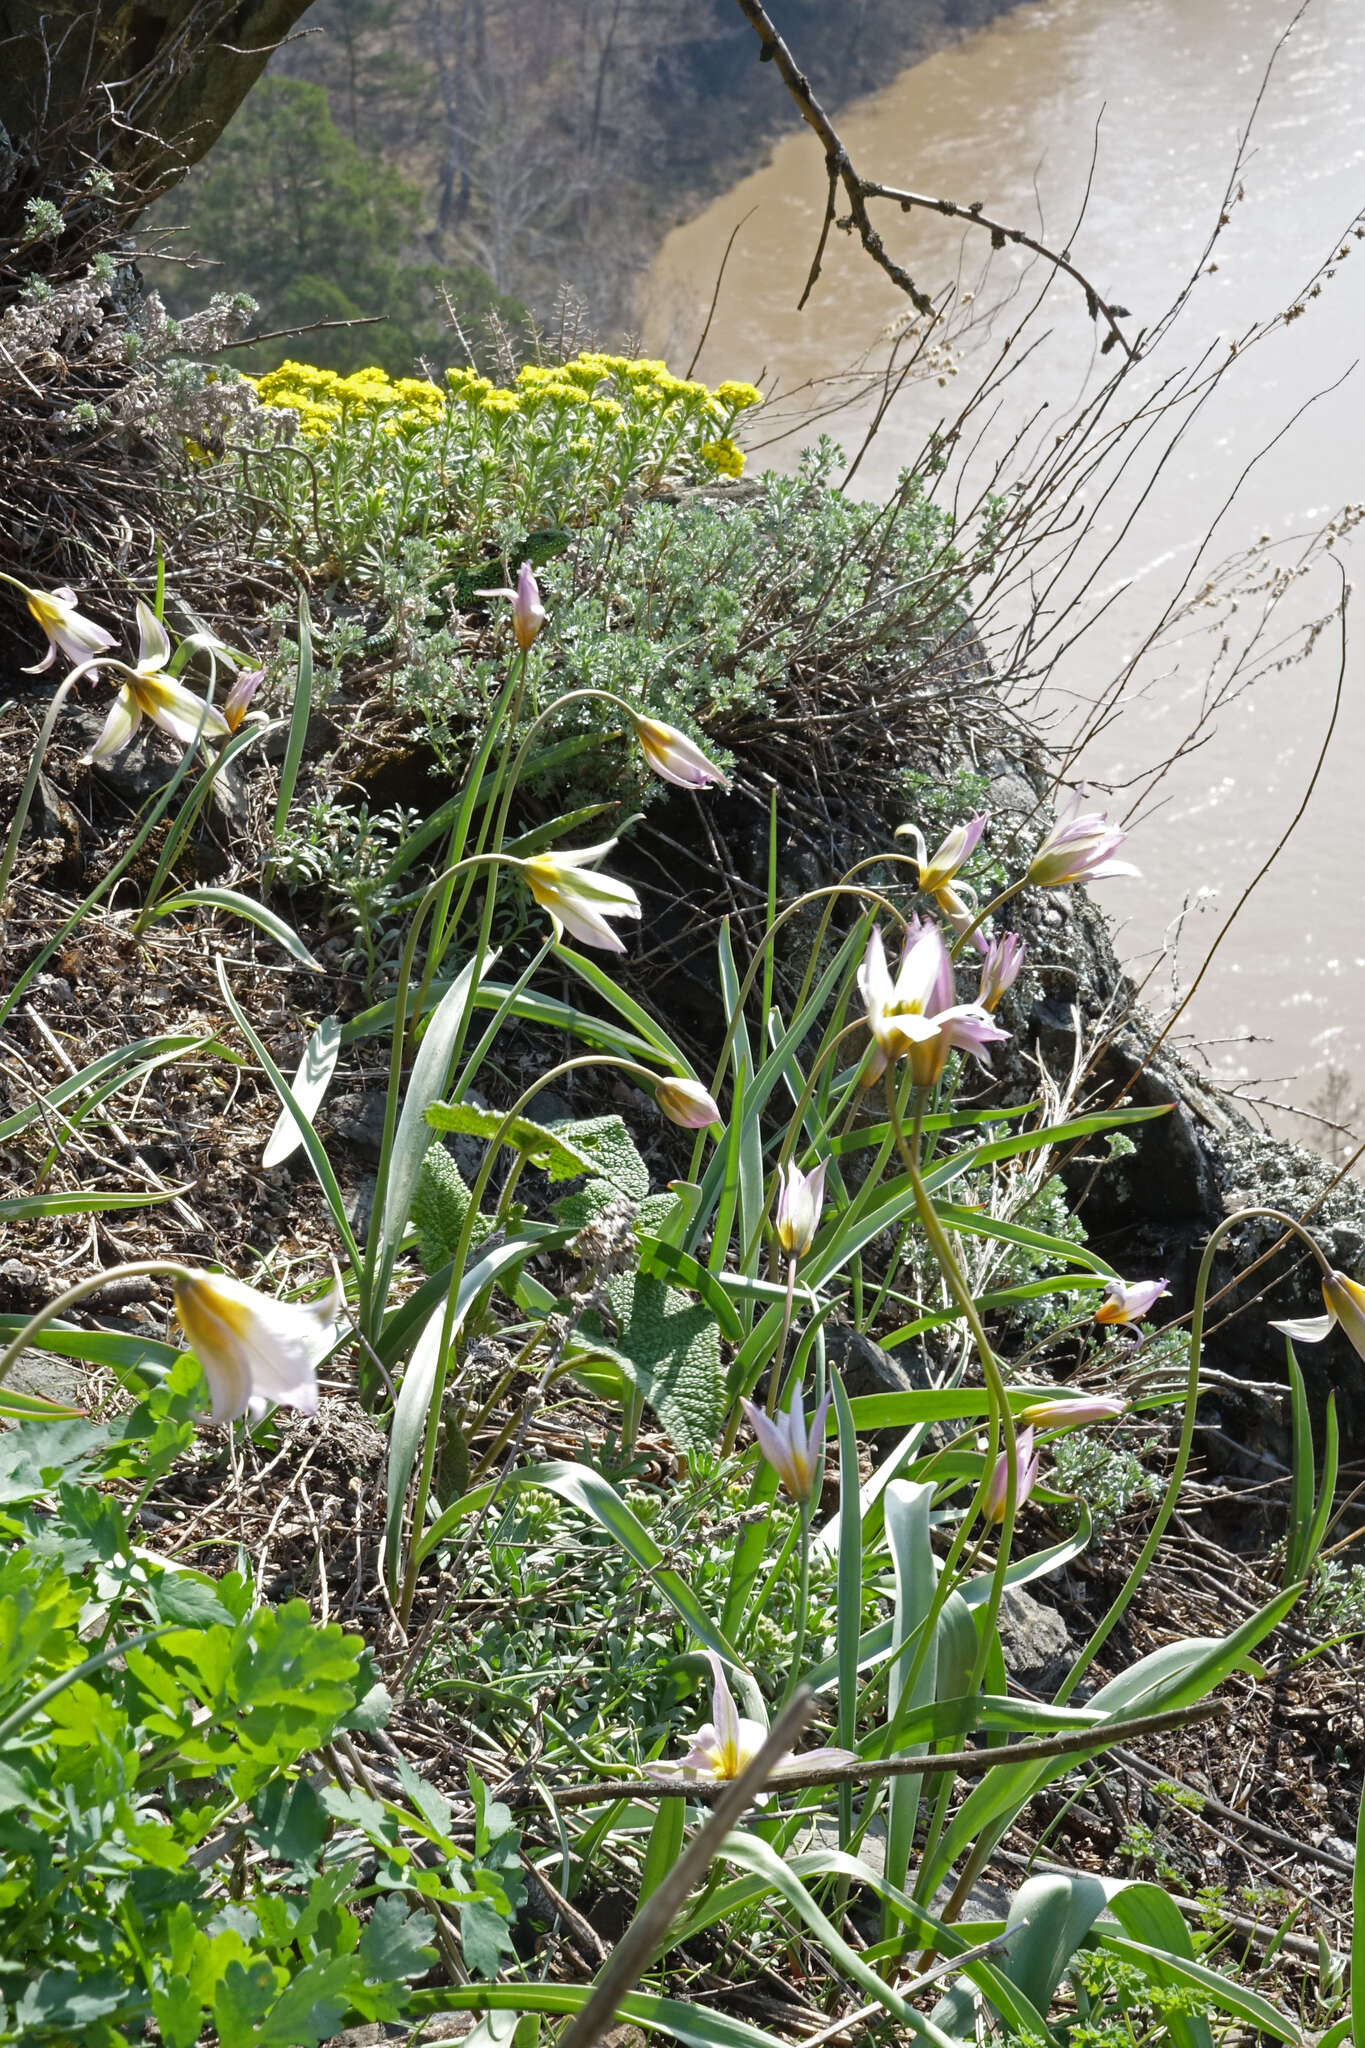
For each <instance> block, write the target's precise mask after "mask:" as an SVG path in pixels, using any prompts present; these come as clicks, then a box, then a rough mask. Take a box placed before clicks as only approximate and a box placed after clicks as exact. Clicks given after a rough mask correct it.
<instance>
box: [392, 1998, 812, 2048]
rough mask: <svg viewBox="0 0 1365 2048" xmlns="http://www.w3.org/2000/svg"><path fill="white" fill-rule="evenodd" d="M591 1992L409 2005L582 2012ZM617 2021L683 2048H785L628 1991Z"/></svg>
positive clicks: (716, 2017)
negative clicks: (663, 2038) (673, 2042)
mask: <svg viewBox="0 0 1365 2048" xmlns="http://www.w3.org/2000/svg"><path fill="white" fill-rule="evenodd" d="M595 1988H596V1987H595V1986H594V1985H592V1984H529V1983H522V1984H452V1985H447V1986H443V1987H442V1988H441V1989H440V1990H439V1991H419V1992H417V1993H416V1994H415V1995H414V1996H413V1997H412V1998H411V1999H410V2000H409V2001H408V2007H407V2010H408V2011H409V2012H411V2013H426V2014H436V2013H445V2012H473V2013H489V2012H508V2013H532V2014H534V2013H552V2014H553V2013H576V2012H581V2011H582V2009H583V2007H584V2006H585V2005H586V2004H587V2002H588V2000H589V1998H590V1997H591V1996H592V1994H593V1991H594V1989H595ZM616 2017H617V2018H618V2019H621V2020H629V2021H630V2022H632V2024H633V2025H635V2026H637V2027H644V2028H647V2029H648V2030H649V2031H650V2032H651V2033H655V2034H664V2035H667V2037H668V2038H669V2039H670V2040H673V2041H681V2043H682V2044H683V2048H786V2044H785V2043H784V2042H783V2041H782V2040H781V2038H780V2037H779V2036H778V2035H776V2034H765V2033H764V2031H763V2029H762V2028H761V2027H755V2026H752V2025H750V2023H749V2021H748V2020H737V2019H731V2018H730V2017H729V2015H728V2014H726V2013H723V2012H715V2011H713V2010H712V2009H711V2008H710V2007H709V2006H701V2005H685V2004H684V2003H683V2001H682V2000H681V1999H678V1998H660V1997H657V1996H656V1995H655V1994H654V1993H653V1992H649V1991H629V1992H627V1993H626V1994H625V1996H624V1997H623V1998H622V1999H621V2000H620V2001H619V2002H618V2004H617V2008H616Z"/></svg>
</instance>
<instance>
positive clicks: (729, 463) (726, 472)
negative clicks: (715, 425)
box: [697, 434, 744, 476]
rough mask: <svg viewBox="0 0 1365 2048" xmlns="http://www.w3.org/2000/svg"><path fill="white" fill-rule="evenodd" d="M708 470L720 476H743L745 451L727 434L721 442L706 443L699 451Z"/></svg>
mask: <svg viewBox="0 0 1365 2048" xmlns="http://www.w3.org/2000/svg"><path fill="white" fill-rule="evenodd" d="M697 453H698V455H700V457H701V459H702V461H703V462H704V463H705V464H706V465H707V467H708V469H714V470H715V471H716V472H717V474H718V475H720V476H743V474H744V450H743V449H742V448H740V447H739V446H737V444H736V443H735V442H734V441H732V440H731V439H730V436H729V435H728V434H726V435H725V436H724V438H723V439H722V440H719V441H704V442H703V443H702V445H701V447H700V448H699V449H698V450H697Z"/></svg>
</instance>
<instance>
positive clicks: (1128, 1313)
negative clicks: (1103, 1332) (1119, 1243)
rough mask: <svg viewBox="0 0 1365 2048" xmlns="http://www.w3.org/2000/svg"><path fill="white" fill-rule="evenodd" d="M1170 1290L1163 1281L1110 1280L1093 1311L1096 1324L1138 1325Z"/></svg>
mask: <svg viewBox="0 0 1365 2048" xmlns="http://www.w3.org/2000/svg"><path fill="white" fill-rule="evenodd" d="M1170 1291H1171V1290H1170V1288H1169V1287H1168V1286H1167V1285H1166V1282H1165V1281H1164V1280H1135V1281H1134V1282H1133V1283H1132V1285H1131V1286H1130V1285H1129V1284H1128V1282H1127V1281H1126V1280H1111V1281H1110V1282H1109V1285H1108V1286H1107V1287H1106V1288H1105V1290H1104V1299H1103V1300H1102V1301H1101V1303H1100V1305H1099V1307H1098V1308H1097V1309H1096V1310H1095V1321H1096V1322H1097V1323H1140V1322H1141V1321H1142V1318H1143V1317H1144V1316H1145V1315H1148V1314H1150V1313H1151V1311H1152V1309H1153V1308H1154V1307H1155V1306H1156V1304H1157V1302H1159V1301H1160V1299H1161V1297H1162V1295H1163V1294H1169V1293H1170Z"/></svg>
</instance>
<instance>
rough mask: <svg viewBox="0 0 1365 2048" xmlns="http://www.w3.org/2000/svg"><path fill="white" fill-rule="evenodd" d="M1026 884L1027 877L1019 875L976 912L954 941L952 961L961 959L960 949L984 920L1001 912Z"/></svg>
mask: <svg viewBox="0 0 1365 2048" xmlns="http://www.w3.org/2000/svg"><path fill="white" fill-rule="evenodd" d="M1027 882H1028V876H1027V875H1021V876H1020V877H1019V880H1018V881H1017V882H1010V883H1009V884H1008V885H1007V886H1006V887H1005V888H1003V889H1002V890H1001V891H1000V894H999V895H998V896H992V898H991V900H990V902H989V903H988V904H987V905H986V907H985V909H984V910H978V911H977V913H976V916H975V917H974V918H973V919H972V921H971V923H970V924H969V925H968V926H967V928H966V930H965V931H963V932H960V933H959V934H958V936H957V937H956V938H955V939H954V941H953V944H952V950H951V958H952V959H954V960H960V959H961V957H962V949H963V947H964V946H965V945H966V943H967V941H968V939H973V938H975V937H976V934H977V933H978V932H979V931H980V929H981V927H982V925H983V924H984V923H985V922H986V919H987V918H988V917H994V915H995V913H996V911H997V910H1003V909H1004V907H1005V905H1006V904H1007V903H1008V902H1009V900H1010V898H1011V897H1012V896H1017V895H1018V894H1019V891H1020V890H1021V889H1022V888H1024V887H1025V885H1026V884H1027Z"/></svg>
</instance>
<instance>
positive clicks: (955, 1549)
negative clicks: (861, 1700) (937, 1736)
mask: <svg viewBox="0 0 1365 2048" xmlns="http://www.w3.org/2000/svg"><path fill="white" fill-rule="evenodd" d="M894 1074H895V1067H894V1064H892V1065H889V1066H888V1067H887V1070H886V1106H887V1115H888V1117H889V1118H890V1120H891V1126H892V1129H893V1130H894V1132H895V1137H896V1144H897V1147H898V1149H899V1151H900V1155H901V1159H902V1160H903V1162H904V1164H905V1169H906V1172H907V1173H908V1174H909V1175H910V1182H911V1186H912V1187H913V1188H914V1191H915V1208H916V1210H917V1211H918V1213H919V1220H920V1223H921V1225H922V1226H923V1229H924V1234H925V1236H926V1237H927V1238H928V1240H929V1245H930V1248H931V1250H932V1251H933V1254H934V1257H935V1259H936V1260H937V1261H938V1265H939V1269H940V1271H941V1272H942V1274H943V1277H944V1279H945V1280H946V1281H947V1283H948V1287H949V1291H950V1292H951V1293H952V1294H953V1295H954V1296H955V1297H956V1299H957V1303H958V1306H959V1308H960V1309H961V1310H962V1313H963V1315H964V1316H965V1318H966V1321H967V1327H968V1329H969V1330H970V1331H971V1333H972V1338H973V1341H974V1343H975V1345H976V1350H977V1356H978V1357H979V1358H980V1360H981V1371H982V1374H983V1376H984V1378H985V1382H986V1392H987V1395H988V1397H989V1400H990V1425H989V1427H990V1439H989V1443H988V1445H987V1451H986V1459H985V1462H984V1464H983V1466H982V1470H981V1479H980V1482H979V1483H978V1486H977V1490H976V1495H975V1497H974V1499H973V1501H972V1504H971V1506H970V1508H969V1509H968V1511H967V1513H966V1515H965V1516H964V1517H963V1521H962V1524H961V1526H960V1528H959V1529H958V1532H957V1535H956V1536H955V1538H954V1540H953V1546H952V1549H951V1550H950V1552H949V1555H948V1559H947V1562H946V1563H945V1564H944V1567H943V1570H942V1571H941V1573H940V1574H939V1580H938V1585H937V1586H936V1587H935V1589H934V1598H933V1602H932V1605H931V1607H930V1610H929V1614H928V1616H927V1617H926V1620H925V1627H924V1637H923V1641H922V1642H921V1644H920V1647H919V1651H918V1652H917V1654H916V1658H915V1666H916V1670H915V1672H912V1673H911V1674H910V1675H909V1676H908V1677H907V1679H906V1688H907V1690H908V1688H909V1687H910V1686H911V1685H913V1683H914V1679H915V1675H916V1673H917V1671H918V1667H919V1665H920V1664H921V1663H922V1661H923V1659H924V1657H925V1656H926V1655H927V1653H928V1648H929V1644H930V1643H931V1642H932V1641H933V1636H934V1628H935V1625H936V1624H937V1621H938V1616H939V1614H940V1613H941V1611H942V1608H943V1605H944V1602H945V1601H946V1600H947V1597H948V1594H949V1592H950V1591H951V1589H952V1586H953V1584H954V1583H955V1580H956V1577H957V1574H958V1571H959V1569H960V1559H961V1555H962V1550H963V1547H964V1545H965V1542H966V1538H967V1532H968V1530H969V1529H970V1527H971V1525H972V1523H973V1522H974V1521H975V1519H976V1516H977V1515H978V1514H981V1515H982V1516H983V1517H984V1515H985V1511H986V1496H987V1490H988V1488H989V1485H990V1480H991V1474H992V1472H993V1470H994V1467H995V1461H996V1457H997V1455H998V1453H999V1451H1000V1449H1001V1438H1002V1437H1003V1439H1004V1441H1003V1455H1004V1460H1005V1502H1004V1513H1003V1515H1002V1517H1001V1521H1000V1545H999V1548H998V1550H997V1552H996V1558H995V1570H994V1572H993V1573H992V1575H991V1590H990V1595H989V1597H988V1599H987V1602H986V1613H985V1619H984V1626H983V1627H982V1630H981V1636H980V1642H979V1645H978V1648H977V1653H976V1660H975V1662H974V1664H973V1666H972V1672H971V1677H970V1678H969V1680H968V1682H967V1687H966V1690H967V1691H968V1692H969V1693H973V1692H975V1691H976V1690H977V1688H978V1687H979V1685H980V1684H981V1681H982V1678H983V1676H984V1674H985V1669H986V1659H987V1657H988V1655H989V1653H990V1648H991V1645H992V1643H993V1642H994V1641H995V1636H996V1624H997V1621H998V1619H999V1615H1000V1603H1001V1600H1002V1599H1003V1598H1004V1592H1005V1574H1006V1571H1007V1570H1008V1568H1009V1558H1010V1547H1011V1544H1012V1542H1013V1539H1014V1523H1015V1516H1016V1514H1017V1512H1018V1507H1019V1477H1020V1474H1019V1459H1018V1451H1017V1445H1016V1439H1015V1431H1014V1417H1013V1415H1012V1414H1011V1412H1010V1404H1009V1395H1008V1393H1007V1392H1006V1388H1005V1382H1004V1378H1003V1376H1002V1374H1001V1371H1000V1367H999V1365H998V1363H997V1362H996V1357H995V1353H994V1351H993V1350H992V1349H991V1343H990V1339H989V1338H988V1337H987V1335H986V1330H985V1326H984V1324H983V1323H982V1321H981V1313H980V1310H979V1309H978V1308H977V1305H976V1301H975V1299H974V1298H973V1295H972V1290H971V1288H970V1286H969V1285H968V1283H967V1279H966V1275H965V1274H964V1273H963V1271H962V1268H961V1266H960V1265H959V1264H958V1261H957V1255H956V1254H955V1252H954V1251H953V1248H952V1245H951V1243H950V1242H949V1240H948V1234H947V1232H946V1231H945V1230H944V1228H943V1225H942V1223H941V1222H940V1221H939V1217H938V1212H937V1210H936V1209H935V1208H934V1205H933V1202H932V1201H931V1199H930V1197H929V1192H928V1190H927V1188H926V1187H925V1185H924V1178H923V1175H922V1174H921V1172H920V1164H919V1151H920V1140H921V1132H922V1125H923V1117H924V1093H923V1090H922V1089H921V1090H917V1091H916V1097H915V1120H914V1125H913V1127H912V1132H911V1142H909V1143H907V1141H906V1137H905V1131H904V1127H903V1125H902V1123H901V1119H900V1106H899V1104H898V1102H897V1100H896V1087H895V1081H894V1078H893V1077H894Z"/></svg>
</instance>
